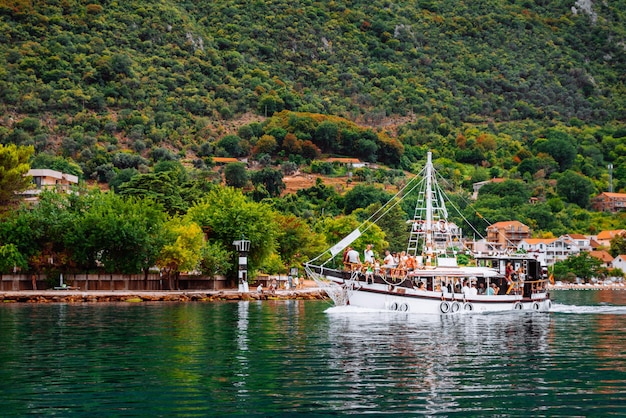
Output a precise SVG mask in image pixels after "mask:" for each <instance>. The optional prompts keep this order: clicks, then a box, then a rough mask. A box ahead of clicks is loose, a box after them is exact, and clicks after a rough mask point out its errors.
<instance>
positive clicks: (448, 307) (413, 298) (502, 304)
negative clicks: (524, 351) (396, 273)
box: [347, 285, 552, 315]
mask: <svg viewBox="0 0 626 418" xmlns="http://www.w3.org/2000/svg"><path fill="white" fill-rule="evenodd" d="M380 287H383V286H382V285H367V286H366V285H364V286H362V287H360V288H355V289H353V290H351V291H349V292H348V294H349V296H348V298H347V300H348V304H350V305H351V306H357V307H361V308H368V309H375V310H388V311H400V312H410V313H419V314H437V315H440V314H444V315H446V314H468V313H485V312H502V311H519V312H523V311H540V312H547V311H549V310H550V308H551V306H552V303H551V301H550V299H549V298H548V297H547V295H546V294H537V295H536V296H535V297H534V298H532V299H522V298H519V297H516V296H510V297H509V296H477V297H474V298H463V295H461V294H449V296H447V297H443V296H440V295H441V293H440V295H436V294H435V293H439V292H424V293H425V294H424V295H420V294H407V293H404V294H398V293H396V292H394V291H387V290H384V287H383V289H380Z"/></svg>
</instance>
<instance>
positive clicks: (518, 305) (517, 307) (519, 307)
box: [513, 302, 524, 311]
mask: <svg viewBox="0 0 626 418" xmlns="http://www.w3.org/2000/svg"><path fill="white" fill-rule="evenodd" d="M513 309H515V310H517V311H521V310H522V309H524V305H522V302H515V305H514V306H513Z"/></svg>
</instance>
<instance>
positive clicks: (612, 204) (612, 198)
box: [591, 192, 626, 212]
mask: <svg viewBox="0 0 626 418" xmlns="http://www.w3.org/2000/svg"><path fill="white" fill-rule="evenodd" d="M591 207H593V209H595V210H598V211H601V212H618V211H620V210H624V209H626V193H611V192H603V193H600V194H599V195H597V196H595V197H594V198H592V199H591Z"/></svg>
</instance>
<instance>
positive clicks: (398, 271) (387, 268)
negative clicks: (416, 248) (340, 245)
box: [343, 244, 423, 278]
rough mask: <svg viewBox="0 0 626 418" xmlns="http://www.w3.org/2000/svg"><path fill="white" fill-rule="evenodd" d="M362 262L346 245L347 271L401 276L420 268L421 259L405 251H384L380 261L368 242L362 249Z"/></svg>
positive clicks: (344, 255) (344, 262)
mask: <svg viewBox="0 0 626 418" xmlns="http://www.w3.org/2000/svg"><path fill="white" fill-rule="evenodd" d="M363 256H364V257H363V262H361V257H360V254H359V252H358V251H357V250H355V249H354V248H352V247H347V248H346V249H345V251H344V253H343V265H344V269H345V270H348V271H360V272H362V273H364V274H365V275H366V276H369V277H373V275H374V274H376V275H378V274H384V275H385V276H388V277H394V278H401V277H404V276H406V275H407V273H408V272H410V271H413V270H416V269H418V268H422V267H423V264H422V259H421V257H419V256H411V255H409V254H407V253H406V252H405V251H402V252H399V253H395V252H394V253H392V252H391V251H389V250H386V251H385V257H384V258H383V260H382V264H381V261H380V260H379V259H378V258H376V256H375V254H374V251H373V246H372V244H368V245H367V247H366V249H365V250H364V251H363Z"/></svg>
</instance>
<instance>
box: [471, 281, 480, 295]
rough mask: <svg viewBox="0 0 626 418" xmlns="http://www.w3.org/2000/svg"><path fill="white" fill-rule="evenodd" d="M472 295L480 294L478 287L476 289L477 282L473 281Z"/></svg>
mask: <svg viewBox="0 0 626 418" xmlns="http://www.w3.org/2000/svg"><path fill="white" fill-rule="evenodd" d="M469 294H470V296H476V295H477V294H478V289H476V283H472V285H471V286H470V290H469Z"/></svg>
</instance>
